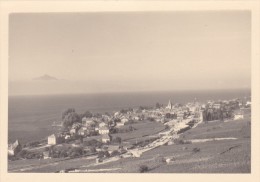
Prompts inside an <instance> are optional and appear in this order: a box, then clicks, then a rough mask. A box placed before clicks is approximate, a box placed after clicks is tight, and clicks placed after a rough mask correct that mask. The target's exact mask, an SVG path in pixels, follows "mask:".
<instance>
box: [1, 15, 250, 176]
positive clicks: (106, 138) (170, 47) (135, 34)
mask: <svg viewBox="0 0 260 182" xmlns="http://www.w3.org/2000/svg"><path fill="white" fill-rule="evenodd" d="M8 24H9V30H8V31H9V32H8V33H9V36H8V40H9V45H8V46H9V47H8V48H9V52H8V149H7V148H6V156H7V157H8V173H210V174H212V173H248V174H250V173H251V41H252V39H251V36H252V34H251V11H249V10H219V11H218V10H198V11H136V12H135V11H122V12H120V11H115V12H57V13H55V12H43V13H40V12H37V13H36V12H31V13H30V12H22V13H19V12H18V13H11V14H10V15H9V22H8Z"/></svg>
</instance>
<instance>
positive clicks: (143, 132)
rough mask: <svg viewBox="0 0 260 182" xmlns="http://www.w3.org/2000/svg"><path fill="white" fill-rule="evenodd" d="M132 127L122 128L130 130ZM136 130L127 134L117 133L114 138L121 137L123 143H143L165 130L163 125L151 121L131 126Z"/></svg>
mask: <svg viewBox="0 0 260 182" xmlns="http://www.w3.org/2000/svg"><path fill="white" fill-rule="evenodd" d="M129 126H130V125H125V126H123V127H122V128H128V127H129ZM131 126H132V127H134V128H135V129H136V130H134V131H131V132H126V133H116V134H113V135H112V137H114V138H115V137H120V138H121V139H122V141H123V142H127V143H131V144H132V143H134V142H139V141H143V140H145V139H146V138H148V137H149V136H152V135H154V134H157V133H159V132H160V131H162V130H164V129H165V126H164V125H163V124H162V123H157V122H150V121H140V122H138V123H134V124H131Z"/></svg>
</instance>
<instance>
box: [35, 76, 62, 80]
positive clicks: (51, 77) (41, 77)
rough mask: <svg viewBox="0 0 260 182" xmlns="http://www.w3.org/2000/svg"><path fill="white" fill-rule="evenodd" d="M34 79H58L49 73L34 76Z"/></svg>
mask: <svg viewBox="0 0 260 182" xmlns="http://www.w3.org/2000/svg"><path fill="white" fill-rule="evenodd" d="M34 80H44V81H49V80H58V79H57V78H55V77H53V76H50V75H47V74H44V75H42V76H40V77H36V78H34Z"/></svg>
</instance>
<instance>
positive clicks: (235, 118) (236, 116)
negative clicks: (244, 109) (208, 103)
mask: <svg viewBox="0 0 260 182" xmlns="http://www.w3.org/2000/svg"><path fill="white" fill-rule="evenodd" d="M243 118H244V115H243V114H240V113H239V114H235V115H234V120H238V119H243Z"/></svg>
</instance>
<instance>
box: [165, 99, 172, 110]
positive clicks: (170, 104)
mask: <svg viewBox="0 0 260 182" xmlns="http://www.w3.org/2000/svg"><path fill="white" fill-rule="evenodd" d="M166 109H172V103H171V100H169V103H168V105H167V107H166Z"/></svg>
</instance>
